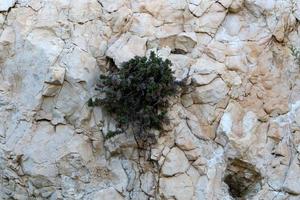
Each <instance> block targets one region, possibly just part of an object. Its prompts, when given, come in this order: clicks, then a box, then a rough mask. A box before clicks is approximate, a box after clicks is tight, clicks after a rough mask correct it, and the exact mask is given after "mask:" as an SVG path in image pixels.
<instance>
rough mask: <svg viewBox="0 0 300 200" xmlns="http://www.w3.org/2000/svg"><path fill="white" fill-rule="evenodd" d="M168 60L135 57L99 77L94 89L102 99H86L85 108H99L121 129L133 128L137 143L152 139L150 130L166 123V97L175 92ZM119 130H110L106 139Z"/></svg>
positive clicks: (154, 55)
mask: <svg viewBox="0 0 300 200" xmlns="http://www.w3.org/2000/svg"><path fill="white" fill-rule="evenodd" d="M170 66H171V61H169V60H168V59H167V60H163V59H162V58H160V57H158V56H157V55H156V54H155V53H154V52H151V55H150V57H149V58H146V57H135V58H133V59H131V60H129V61H128V62H125V63H123V64H122V66H121V68H120V69H117V70H115V71H112V72H110V73H109V74H108V75H101V76H100V81H99V83H98V84H97V87H96V90H99V91H101V93H102V94H104V97H103V98H96V99H90V100H89V106H102V107H103V108H104V109H105V110H106V111H107V112H108V113H110V114H111V115H112V116H113V117H114V118H115V119H116V121H117V122H118V123H119V127H121V130H124V128H128V127H131V128H133V133H134V134H135V136H136V138H137V139H139V140H141V139H142V140H148V139H149V138H152V139H153V134H150V132H151V131H150V130H153V129H156V130H161V128H162V124H163V123H167V122H168V120H167V118H166V112H167V109H168V106H169V101H168V98H169V97H171V96H174V95H175V94H176V92H177V82H176V81H175V78H174V76H173V72H172V70H171V68H170ZM122 132H123V131H120V129H118V131H114V132H112V131H110V132H109V134H107V135H106V138H110V137H114V136H115V135H118V134H120V133H122Z"/></svg>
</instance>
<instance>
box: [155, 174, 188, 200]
mask: <svg viewBox="0 0 300 200" xmlns="http://www.w3.org/2000/svg"><path fill="white" fill-rule="evenodd" d="M159 183H160V185H159V187H160V192H161V195H162V196H163V197H165V198H172V197H175V198H176V199H178V200H191V199H192V197H193V194H194V188H193V182H192V180H191V178H190V177H189V176H188V175H186V174H181V175H178V176H174V177H170V178H161V179H160V182H159Z"/></svg>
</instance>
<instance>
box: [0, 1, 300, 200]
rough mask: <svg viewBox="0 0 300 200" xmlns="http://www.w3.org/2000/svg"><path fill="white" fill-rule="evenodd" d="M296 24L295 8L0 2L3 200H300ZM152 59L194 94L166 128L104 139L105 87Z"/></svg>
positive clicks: (184, 96) (182, 100) (110, 124)
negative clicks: (124, 67) (146, 137)
mask: <svg viewBox="0 0 300 200" xmlns="http://www.w3.org/2000/svg"><path fill="white" fill-rule="evenodd" d="M299 20H300V3H299V1H297V0H291V1H276V0H265V1H258V0H219V1H212V0H187V1H185V0H176V1H171V0H165V1H162V0H151V1H150V0H144V1H138V0H127V1H125V0H51V1H47V0H18V1H16V0H0V70H1V76H0V80H1V84H0V116H1V121H0V199H4V200H5V199H18V200H21V199H24V200H25V199H50V200H57V199H58V200H59V199H87V200H88V199H99V200H110V199H116V200H129V199H138V200H156V199H157V200H159V199H162V200H165V199H167V200H189V199H191V200H196V199H197V200H198V199H199V200H200V199H201V200H202V199H203V200H204V199H208V200H210V199H216V200H224V199H227V200H231V199H235V198H241V199H257V200H258V199H276V200H279V199H295V200H296V199H300V187H299V185H300V155H299V154H300V120H299V117H300V81H299V67H300V66H299V65H300V63H299V59H298V60H297V59H295V57H294V56H293V52H292V51H291V50H290V48H289V47H290V46H293V47H294V48H298V49H300V39H299V38H300V26H299ZM151 51H155V52H156V53H157V54H158V55H160V56H161V57H163V58H168V59H170V60H171V61H172V63H173V65H172V69H173V70H174V75H175V76H176V80H179V81H181V80H184V81H185V84H186V85H185V87H184V89H183V90H182V91H181V94H180V97H179V98H177V99H174V100H172V107H171V108H170V110H169V112H168V116H169V118H170V124H169V125H166V126H165V127H164V131H162V132H161V134H160V135H161V136H160V137H159V138H158V140H157V144H155V145H152V146H149V147H147V148H145V149H147V150H141V149H140V148H138V144H137V142H136V140H135V138H134V137H133V136H132V135H130V134H128V135H118V136H116V137H114V138H111V139H109V140H106V139H105V138H104V137H103V136H104V135H106V134H107V133H108V132H109V131H110V130H115V129H116V123H115V121H114V119H112V118H111V116H109V115H107V113H106V112H105V111H103V110H102V108H101V107H100V108H93V109H92V108H89V107H88V106H87V101H88V99H89V98H90V97H92V96H94V95H96V94H97V93H96V92H95V90H94V87H95V84H96V81H97V79H98V77H99V75H100V74H102V73H106V72H107V71H108V70H109V68H110V67H121V64H122V63H123V62H125V61H128V60H129V59H130V58H133V57H134V56H145V55H146V56H148V55H149V54H150V52H151ZM294 54H295V52H294Z"/></svg>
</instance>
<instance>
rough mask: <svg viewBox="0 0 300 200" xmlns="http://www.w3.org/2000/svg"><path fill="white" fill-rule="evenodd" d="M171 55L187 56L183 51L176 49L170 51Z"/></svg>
mask: <svg viewBox="0 0 300 200" xmlns="http://www.w3.org/2000/svg"><path fill="white" fill-rule="evenodd" d="M171 53H172V54H183V55H185V54H187V52H186V51H185V50H183V49H177V48H175V49H172V50H171Z"/></svg>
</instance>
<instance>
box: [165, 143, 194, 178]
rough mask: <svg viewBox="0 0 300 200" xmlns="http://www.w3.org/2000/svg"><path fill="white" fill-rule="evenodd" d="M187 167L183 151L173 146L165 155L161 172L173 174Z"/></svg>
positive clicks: (187, 163)
mask: <svg viewBox="0 0 300 200" xmlns="http://www.w3.org/2000/svg"><path fill="white" fill-rule="evenodd" d="M188 167H189V162H188V160H187V158H186V157H185V155H184V153H183V152H182V151H181V150H180V149H178V148H176V147H174V148H172V149H171V151H170V152H169V153H168V154H167V155H166V159H165V161H164V163H163V166H162V170H161V172H162V174H163V175H165V176H173V175H175V174H179V173H184V172H185V171H186V170H187V169H188Z"/></svg>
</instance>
